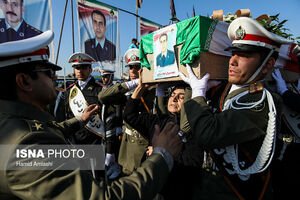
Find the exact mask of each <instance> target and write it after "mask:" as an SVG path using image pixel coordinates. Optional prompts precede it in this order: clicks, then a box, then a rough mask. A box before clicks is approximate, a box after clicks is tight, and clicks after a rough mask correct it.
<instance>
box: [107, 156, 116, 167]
mask: <svg viewBox="0 0 300 200" xmlns="http://www.w3.org/2000/svg"><path fill="white" fill-rule="evenodd" d="M114 162H116V158H115V154H110V153H107V154H106V156H105V165H106V166H110V165H112V164H113V163H114Z"/></svg>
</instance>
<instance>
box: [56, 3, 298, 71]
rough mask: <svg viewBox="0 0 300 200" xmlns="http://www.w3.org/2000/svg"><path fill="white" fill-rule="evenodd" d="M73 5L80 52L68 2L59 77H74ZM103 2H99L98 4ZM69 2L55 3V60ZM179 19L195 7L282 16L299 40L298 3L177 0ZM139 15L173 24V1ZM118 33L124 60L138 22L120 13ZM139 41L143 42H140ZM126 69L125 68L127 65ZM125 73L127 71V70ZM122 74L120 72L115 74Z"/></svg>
mask: <svg viewBox="0 0 300 200" xmlns="http://www.w3.org/2000/svg"><path fill="white" fill-rule="evenodd" d="M72 1H73V19H74V42H75V50H74V51H75V52H79V49H80V47H79V38H78V21H77V18H78V15H77V8H76V0H68V6H67V12H66V17H65V24H64V27H63V34H62V36H61V37H62V39H61V46H60V50H59V51H60V52H59V56H58V64H59V65H60V66H62V67H63V68H64V70H61V71H59V72H58V73H57V74H58V75H63V74H64V73H65V74H69V73H72V67H71V65H70V64H69V63H68V58H69V57H70V55H72V53H73V43H72V20H71V19H72V17H71V16H72V15H71V2H72ZM98 1H100V0H98ZM100 2H103V3H105V4H108V5H111V6H114V7H117V8H121V9H123V10H127V11H129V12H132V13H135V12H136V0H101V1H100ZM65 3H66V0H52V14H53V31H54V33H55V38H54V46H55V58H56V55H57V50H58V44H59V37H60V32H61V27H62V20H63V14H64V8H65ZM174 3H175V10H176V16H177V18H178V19H179V20H181V21H183V20H185V19H188V18H190V17H192V12H193V6H194V8H195V13H196V15H202V16H211V15H212V13H213V11H214V10H223V12H224V15H226V14H228V13H229V12H231V13H232V14H234V13H235V12H236V11H237V10H238V9H246V8H248V9H250V12H251V14H252V18H256V17H258V16H260V15H262V14H269V15H275V14H278V13H279V14H280V15H279V20H280V21H282V20H284V19H287V20H288V21H287V22H286V23H285V27H286V28H288V29H289V30H288V31H287V32H288V33H291V34H293V36H294V37H295V38H296V37H300V20H299V15H298V14H299V12H300V1H299V0H285V1H283V0H251V1H250V0H248V1H245V0H174ZM138 14H139V15H140V16H141V17H144V18H146V19H149V20H151V21H153V22H156V23H158V24H161V25H168V24H170V18H171V12H170V0H143V3H142V5H141V8H140V9H138ZM119 30H120V53H121V55H120V56H122V57H123V56H124V54H125V52H126V50H127V49H128V47H129V45H130V43H131V39H132V38H135V37H136V18H135V16H133V15H130V14H128V13H126V12H123V11H119ZM138 39H140V38H138ZM124 65H125V64H124ZM124 70H126V69H124ZM116 71H119V72H120V70H116Z"/></svg>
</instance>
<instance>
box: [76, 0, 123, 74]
mask: <svg viewBox="0 0 300 200" xmlns="http://www.w3.org/2000/svg"><path fill="white" fill-rule="evenodd" d="M77 7H78V23H79V24H78V27H79V43H80V50H81V51H82V52H85V53H87V54H89V55H90V56H92V57H93V58H94V59H95V60H96V61H97V63H96V65H93V67H100V68H102V69H108V70H114V71H115V69H114V67H115V66H116V65H117V63H118V60H119V55H118V54H119V51H118V49H119V44H118V41H117V38H118V37H117V35H118V30H117V29H118V10H117V8H115V7H113V6H110V5H107V4H104V3H102V2H99V1H96V0H77Z"/></svg>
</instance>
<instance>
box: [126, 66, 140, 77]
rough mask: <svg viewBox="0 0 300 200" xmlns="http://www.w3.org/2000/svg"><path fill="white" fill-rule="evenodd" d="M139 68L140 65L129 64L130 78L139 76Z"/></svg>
mask: <svg viewBox="0 0 300 200" xmlns="http://www.w3.org/2000/svg"><path fill="white" fill-rule="evenodd" d="M140 69H141V66H140V65H129V77H130V80H134V79H137V78H139V70H140Z"/></svg>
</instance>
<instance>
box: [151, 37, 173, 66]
mask: <svg viewBox="0 0 300 200" xmlns="http://www.w3.org/2000/svg"><path fill="white" fill-rule="evenodd" d="M159 43H160V49H161V53H160V54H158V56H157V57H156V65H157V66H160V67H165V66H168V65H172V64H174V62H175V54H174V51H172V50H169V49H168V35H167V34H166V33H163V34H161V35H160V37H159Z"/></svg>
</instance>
